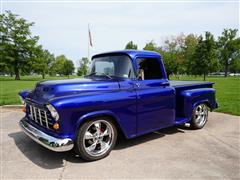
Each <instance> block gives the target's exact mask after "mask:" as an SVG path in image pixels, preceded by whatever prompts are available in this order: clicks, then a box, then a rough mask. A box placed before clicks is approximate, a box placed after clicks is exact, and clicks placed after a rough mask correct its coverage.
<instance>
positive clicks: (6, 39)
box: [0, 11, 38, 80]
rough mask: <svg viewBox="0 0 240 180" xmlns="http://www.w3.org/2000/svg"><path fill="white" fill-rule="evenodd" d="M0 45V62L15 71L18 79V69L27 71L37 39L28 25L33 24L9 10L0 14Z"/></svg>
mask: <svg viewBox="0 0 240 180" xmlns="http://www.w3.org/2000/svg"><path fill="white" fill-rule="evenodd" d="M0 20H1V22H0V33H1V41H0V47H1V50H2V52H3V53H2V57H1V58H2V62H3V63H4V66H5V67H7V68H8V69H12V70H13V71H14V73H15V79H16V80H20V71H26V72H27V71H29V66H30V64H31V60H32V57H33V54H34V48H35V47H36V43H37V41H38V37H37V36H32V34H31V32H30V27H31V26H33V25H34V23H32V22H30V23H29V22H27V21H26V20H25V19H23V18H19V17H18V16H17V15H15V14H12V13H11V12H10V11H6V13H4V14H1V15H0Z"/></svg>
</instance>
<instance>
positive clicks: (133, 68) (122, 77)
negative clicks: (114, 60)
mask: <svg viewBox="0 0 240 180" xmlns="http://www.w3.org/2000/svg"><path fill="white" fill-rule="evenodd" d="M110 56H125V57H127V59H128V61H130V66H131V69H132V70H133V77H124V76H115V75H109V74H102V75H97V74H95V73H94V72H91V70H92V63H93V61H94V60H95V59H97V58H101V57H110ZM88 74H89V75H87V77H89V76H96V77H106V76H110V77H112V78H120V79H136V78H137V74H136V70H135V66H134V64H133V60H132V58H131V57H130V56H129V55H128V54H125V53H107V54H100V55H95V56H93V57H92V58H91V65H90V67H89V70H88Z"/></svg>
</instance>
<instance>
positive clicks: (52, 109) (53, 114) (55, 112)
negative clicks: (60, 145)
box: [47, 104, 59, 121]
mask: <svg viewBox="0 0 240 180" xmlns="http://www.w3.org/2000/svg"><path fill="white" fill-rule="evenodd" d="M47 108H48V110H49V111H50V113H51V115H52V117H53V118H54V119H55V121H58V119H59V115H58V112H57V110H56V109H55V108H54V107H53V106H52V105H51V104H48V105H47Z"/></svg>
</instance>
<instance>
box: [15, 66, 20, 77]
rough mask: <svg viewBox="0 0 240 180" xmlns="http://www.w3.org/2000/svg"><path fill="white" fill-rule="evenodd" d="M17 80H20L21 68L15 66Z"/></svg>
mask: <svg viewBox="0 0 240 180" xmlns="http://www.w3.org/2000/svg"><path fill="white" fill-rule="evenodd" d="M15 80H20V74H19V69H18V68H15Z"/></svg>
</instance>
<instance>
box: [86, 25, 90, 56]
mask: <svg viewBox="0 0 240 180" xmlns="http://www.w3.org/2000/svg"><path fill="white" fill-rule="evenodd" d="M87 33H88V60H89V61H90V57H89V56H90V53H89V50H90V48H89V44H90V37H89V23H88V31H87Z"/></svg>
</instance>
